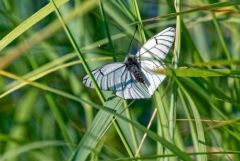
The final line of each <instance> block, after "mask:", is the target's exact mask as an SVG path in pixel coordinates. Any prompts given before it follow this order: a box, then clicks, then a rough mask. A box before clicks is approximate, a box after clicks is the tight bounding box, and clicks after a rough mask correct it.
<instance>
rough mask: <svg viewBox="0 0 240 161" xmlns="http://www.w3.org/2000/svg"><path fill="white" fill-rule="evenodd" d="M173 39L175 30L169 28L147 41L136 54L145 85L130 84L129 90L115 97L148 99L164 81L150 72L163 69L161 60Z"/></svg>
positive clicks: (118, 92) (121, 91)
mask: <svg viewBox="0 0 240 161" xmlns="http://www.w3.org/2000/svg"><path fill="white" fill-rule="evenodd" d="M174 37H175V29H174V28H172V27H169V28H167V29H165V30H163V31H161V32H160V33H158V34H156V35H155V36H153V37H152V38H151V39H149V40H148V41H147V42H146V43H145V44H144V45H143V46H142V48H141V49H140V50H139V51H138V52H137V54H136V57H137V58H138V62H139V63H140V64H141V71H142V72H143V75H144V76H145V82H146V84H142V83H139V82H132V84H131V86H129V87H130V88H124V89H123V90H120V91H117V92H116V95H117V96H119V97H122V98H124V99H141V98H150V97H151V96H152V95H153V93H154V91H155V90H156V89H157V88H158V86H159V85H160V84H161V82H162V81H163V80H164V78H165V75H160V74H155V73H153V72H152V70H154V69H157V68H163V64H162V62H161V61H162V60H163V59H165V57H166V55H167V53H168V52H169V50H170V48H171V46H172V44H173V41H174Z"/></svg>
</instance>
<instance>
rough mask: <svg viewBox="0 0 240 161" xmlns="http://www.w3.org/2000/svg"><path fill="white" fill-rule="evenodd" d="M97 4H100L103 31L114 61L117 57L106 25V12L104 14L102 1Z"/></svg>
mask: <svg viewBox="0 0 240 161" xmlns="http://www.w3.org/2000/svg"><path fill="white" fill-rule="evenodd" d="M99 5H100V10H101V14H102V18H103V23H104V27H105V31H106V34H107V38H108V42H109V46H110V48H111V50H112V53H113V60H114V61H115V62H116V61H117V58H116V54H115V51H114V47H113V42H112V38H111V35H110V32H109V27H108V24H107V20H106V14H105V11H104V6H103V3H102V0H100V1H99Z"/></svg>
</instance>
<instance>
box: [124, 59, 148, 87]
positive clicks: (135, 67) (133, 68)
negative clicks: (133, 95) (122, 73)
mask: <svg viewBox="0 0 240 161" xmlns="http://www.w3.org/2000/svg"><path fill="white" fill-rule="evenodd" d="M124 64H125V65H126V68H127V70H128V71H129V72H130V73H132V74H133V76H134V77H135V79H136V80H137V81H138V82H140V83H143V84H145V80H144V75H143V73H142V71H141V64H140V63H139V62H138V61H137V59H136V57H127V59H126V60H125V61H124Z"/></svg>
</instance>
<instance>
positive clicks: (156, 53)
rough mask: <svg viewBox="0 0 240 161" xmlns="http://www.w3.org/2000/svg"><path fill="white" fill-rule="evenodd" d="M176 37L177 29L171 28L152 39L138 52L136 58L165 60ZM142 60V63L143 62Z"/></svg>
mask: <svg viewBox="0 0 240 161" xmlns="http://www.w3.org/2000/svg"><path fill="white" fill-rule="evenodd" d="M174 37H175V29H174V28H172V27H169V28H167V29H165V30H163V31H161V32H160V33H158V34H156V35H155V36H153V37H152V38H150V39H149V40H148V41H147V42H146V43H145V44H144V45H143V46H142V47H141V48H140V50H139V51H138V52H137V54H136V56H137V57H140V59H141V60H144V59H148V58H150V59H153V58H155V59H157V60H159V61H161V60H162V59H165V57H166V56H167V53H168V51H169V49H170V48H171V46H172V44H173V41H174ZM141 60H140V61H141Z"/></svg>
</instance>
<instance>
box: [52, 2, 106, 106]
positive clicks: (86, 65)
mask: <svg viewBox="0 0 240 161" xmlns="http://www.w3.org/2000/svg"><path fill="white" fill-rule="evenodd" d="M51 2H52V4H53V5H54V7H55V11H56V14H57V16H58V18H59V20H60V22H61V24H62V25H63V28H64V30H65V32H66V34H67V36H68V38H69V40H70V42H71V44H72V46H73V48H74V50H75V51H76V53H77V54H78V57H79V59H80V61H81V62H82V65H83V67H84V69H85V71H86V73H87V74H88V75H89V77H90V79H91V81H92V82H93V84H94V87H95V88H96V91H97V94H98V96H99V98H100V100H101V101H102V103H103V102H104V101H105V98H104V95H103V93H102V91H101V90H100V88H99V86H98V85H97V82H96V80H95V78H94V76H93V74H92V72H91V70H90V68H89V66H88V64H87V62H86V60H85V58H84V56H83V55H82V52H81V51H80V49H79V48H78V46H77V43H76V41H75V40H74V38H73V35H72V33H71V32H70V30H69V28H68V26H67V24H66V23H65V22H64V20H63V18H62V15H61V13H60V11H59V10H58V8H57V6H56V4H55V2H54V0H51Z"/></svg>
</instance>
